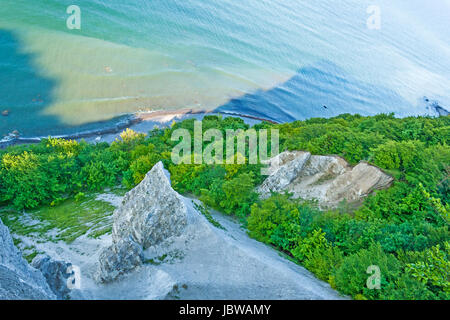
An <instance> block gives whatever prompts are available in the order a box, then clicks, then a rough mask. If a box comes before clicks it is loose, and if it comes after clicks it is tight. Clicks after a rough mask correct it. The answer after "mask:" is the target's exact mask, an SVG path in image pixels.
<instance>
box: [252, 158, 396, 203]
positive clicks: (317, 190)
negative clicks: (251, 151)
mask: <svg viewBox="0 0 450 320" xmlns="http://www.w3.org/2000/svg"><path fill="white" fill-rule="evenodd" d="M269 174H270V175H269V177H268V178H267V179H266V180H265V181H264V182H263V184H262V185H261V186H260V187H258V189H257V191H258V193H259V194H260V195H261V197H262V198H267V197H268V196H270V193H271V192H284V191H287V192H289V193H292V194H293V196H294V198H302V199H305V200H317V201H318V203H319V206H320V207H323V208H333V207H336V206H338V204H339V203H340V202H342V201H347V202H348V203H352V202H357V201H359V200H361V199H362V198H364V197H365V196H367V195H368V194H370V193H371V192H372V191H374V190H378V189H383V188H387V187H389V185H390V184H391V183H392V181H393V178H392V177H390V176H389V175H387V174H385V173H384V172H383V171H381V170H380V169H379V168H377V167H375V166H372V165H370V164H368V163H366V162H360V163H359V164H358V165H357V166H355V167H351V166H350V165H349V164H348V163H347V162H346V161H345V160H344V159H342V158H340V157H338V156H315V155H311V154H310V153H309V152H303V151H293V152H283V153H281V154H280V155H278V156H277V157H275V158H273V159H271V160H270V161H269Z"/></svg>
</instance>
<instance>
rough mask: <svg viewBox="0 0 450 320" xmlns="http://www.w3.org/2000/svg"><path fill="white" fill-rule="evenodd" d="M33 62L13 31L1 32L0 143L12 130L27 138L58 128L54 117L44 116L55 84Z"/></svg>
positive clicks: (33, 59)
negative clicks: (46, 129) (41, 129)
mask: <svg viewBox="0 0 450 320" xmlns="http://www.w3.org/2000/svg"><path fill="white" fill-rule="evenodd" d="M36 59H37V56H36V54H33V53H29V52H25V48H24V44H23V43H22V41H21V40H20V37H19V36H18V35H17V34H16V33H15V32H14V31H10V30H0V113H2V114H1V115H0V139H1V138H3V136H4V135H6V134H9V133H11V132H12V131H15V130H17V131H18V132H19V133H20V134H25V135H27V134H36V132H39V130H40V129H39V128H42V127H44V125H43V124H45V127H46V128H51V127H56V126H58V125H60V121H59V120H58V118H57V117H54V116H50V115H45V114H44V110H45V109H46V107H47V106H49V105H50V104H51V103H52V102H53V100H54V94H53V92H54V89H55V87H56V86H57V80H56V79H52V78H50V77H48V76H46V75H45V74H44V72H43V70H41V69H40V68H39V66H38V65H37V62H36ZM42 133H44V132H42Z"/></svg>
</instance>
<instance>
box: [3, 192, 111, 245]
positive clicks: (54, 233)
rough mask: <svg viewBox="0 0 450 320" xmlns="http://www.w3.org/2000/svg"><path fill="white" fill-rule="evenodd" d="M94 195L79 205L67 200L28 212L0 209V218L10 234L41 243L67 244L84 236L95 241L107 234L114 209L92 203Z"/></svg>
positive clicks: (103, 202) (98, 201)
mask: <svg viewBox="0 0 450 320" xmlns="http://www.w3.org/2000/svg"><path fill="white" fill-rule="evenodd" d="M96 196H97V194H90V195H86V197H85V198H84V199H83V201H82V202H77V201H75V200H74V199H69V200H66V201H64V202H62V203H60V204H58V205H56V206H50V207H43V208H40V209H37V210H33V211H30V212H19V211H17V210H14V209H10V208H3V209H0V218H1V219H2V221H3V223H4V224H5V225H6V226H7V227H8V228H9V229H10V230H11V233H13V234H16V235H19V236H26V237H37V238H39V239H40V240H42V241H52V242H57V241H64V242H66V243H71V242H73V241H74V240H75V239H77V238H78V237H80V236H82V235H84V234H88V236H89V237H91V238H98V237H100V236H102V235H104V234H107V233H110V232H111V225H112V222H111V215H112V213H113V211H114V209H115V207H114V206H113V205H111V204H110V203H107V202H105V201H101V200H96V199H95V198H96Z"/></svg>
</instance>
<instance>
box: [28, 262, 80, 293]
mask: <svg viewBox="0 0 450 320" xmlns="http://www.w3.org/2000/svg"><path fill="white" fill-rule="evenodd" d="M31 266H33V267H34V268H36V269H38V270H40V271H41V272H42V274H43V275H44V277H45V279H46V280H47V283H48V285H49V287H50V289H51V290H52V291H53V293H54V294H55V295H56V297H57V298H58V299H60V300H66V299H68V298H69V294H70V289H69V288H68V287H67V281H68V279H69V277H70V275H71V273H70V272H68V271H69V267H70V266H72V264H71V263H66V262H64V261H55V260H53V259H52V258H50V257H49V256H47V255H40V256H37V257H35V258H34V259H33V261H32V262H31Z"/></svg>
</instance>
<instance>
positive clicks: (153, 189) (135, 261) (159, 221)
mask: <svg viewBox="0 0 450 320" xmlns="http://www.w3.org/2000/svg"><path fill="white" fill-rule="evenodd" d="M113 219H114V223H113V230H112V238H113V244H112V246H111V247H109V248H107V249H106V250H104V251H103V252H102V253H101V255H100V265H99V272H98V276H97V280H98V281H100V282H109V281H112V280H115V279H116V278H117V277H118V276H120V275H121V274H124V273H126V272H129V271H131V270H132V269H134V268H136V267H138V266H139V265H140V264H141V262H142V261H141V259H140V257H141V252H142V250H145V249H147V248H149V247H151V246H155V245H157V244H159V243H161V242H162V241H164V240H166V239H168V238H170V237H173V236H179V235H181V233H182V232H183V230H184V228H185V227H186V224H187V207H186V205H185V203H184V202H183V200H182V197H181V196H180V195H179V194H178V193H177V192H175V191H174V190H173V189H172V187H171V184H170V179H169V176H168V173H167V172H165V171H164V167H163V164H162V162H159V163H158V164H156V165H155V166H154V167H153V169H152V170H150V172H148V173H147V175H146V176H145V178H144V180H142V182H141V183H140V184H139V185H138V186H136V187H135V188H134V189H133V190H131V191H130V192H128V193H127V194H126V195H125V197H124V199H123V201H122V205H121V206H120V207H119V208H117V210H116V211H115V212H114V216H113Z"/></svg>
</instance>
